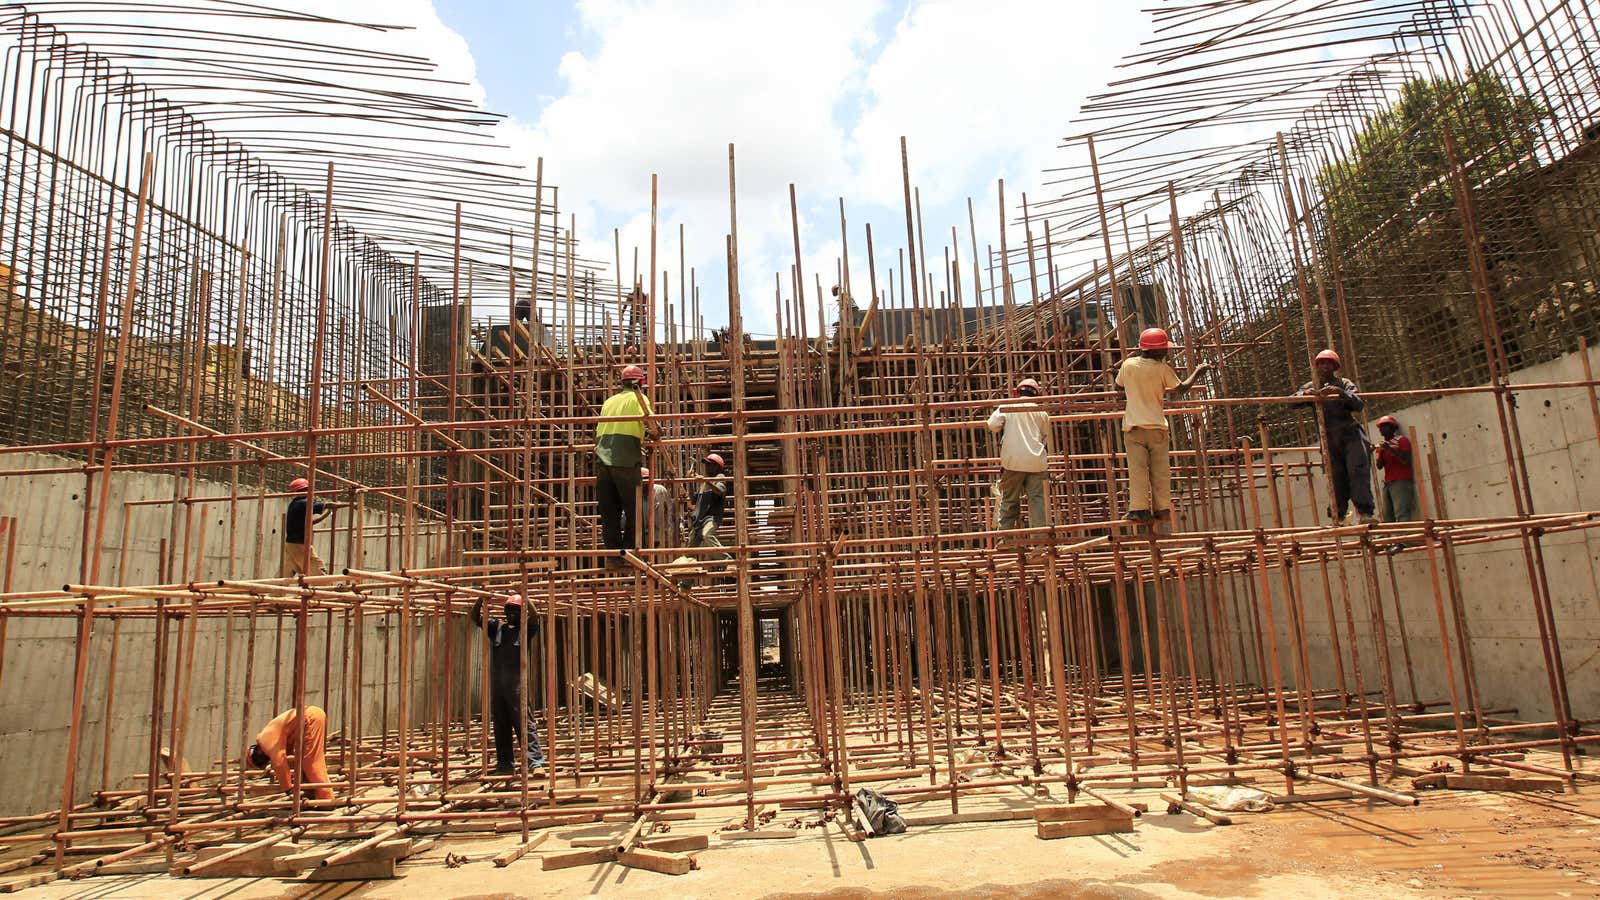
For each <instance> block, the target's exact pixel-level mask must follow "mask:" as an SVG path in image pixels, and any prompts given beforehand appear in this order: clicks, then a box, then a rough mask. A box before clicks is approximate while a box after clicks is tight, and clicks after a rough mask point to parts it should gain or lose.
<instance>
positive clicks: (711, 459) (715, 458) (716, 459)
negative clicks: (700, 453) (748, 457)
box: [704, 453, 728, 469]
mask: <svg viewBox="0 0 1600 900" xmlns="http://www.w3.org/2000/svg"><path fill="white" fill-rule="evenodd" d="M704 462H708V463H716V464H717V468H719V469H725V468H727V466H728V464H727V463H726V462H723V460H722V454H720V453H707V454H706V455H705V459H704Z"/></svg>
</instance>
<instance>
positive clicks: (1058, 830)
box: [1038, 818, 1133, 841]
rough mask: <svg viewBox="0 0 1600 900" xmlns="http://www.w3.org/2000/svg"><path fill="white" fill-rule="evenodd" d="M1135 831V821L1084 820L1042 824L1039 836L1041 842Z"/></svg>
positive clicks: (1126, 819)
mask: <svg viewBox="0 0 1600 900" xmlns="http://www.w3.org/2000/svg"><path fill="white" fill-rule="evenodd" d="M1132 830H1133V819H1131V818H1122V819H1083V820H1080V821H1075V822H1040V823H1039V824H1038V834H1039V839H1040V840H1046V841H1049V840H1055V839H1056V838H1068V837H1088V836H1089V835H1094V834H1118V833H1125V832H1129V831H1132Z"/></svg>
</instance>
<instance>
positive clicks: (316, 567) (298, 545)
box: [278, 478, 344, 578]
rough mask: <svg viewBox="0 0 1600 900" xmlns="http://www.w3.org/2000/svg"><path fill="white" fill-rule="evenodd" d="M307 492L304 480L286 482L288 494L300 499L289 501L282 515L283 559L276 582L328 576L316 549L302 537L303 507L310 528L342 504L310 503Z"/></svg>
mask: <svg viewBox="0 0 1600 900" xmlns="http://www.w3.org/2000/svg"><path fill="white" fill-rule="evenodd" d="M310 490H311V483H310V482H309V481H307V480H305V479H304V478H296V479H295V480H293V481H291V482H289V493H291V494H299V495H300V496H298V497H296V498H294V499H293V500H290V501H289V508H288V509H286V510H284V513H283V559H282V561H281V562H280V563H279V564H278V577H279V578H292V577H294V576H296V575H326V574H328V565H327V563H325V562H323V561H322V557H321V556H319V555H318V554H317V548H316V547H314V546H312V544H311V541H310V540H309V539H308V537H307V535H306V504H307V503H310V504H311V513H312V516H313V518H312V520H311V523H312V524H313V525H315V524H316V523H318V522H321V521H322V520H323V519H326V518H327V517H328V514H329V513H330V512H332V511H333V510H334V509H335V508H337V507H340V506H344V504H343V503H325V502H323V501H321V500H316V501H312V500H311V498H310V496H309V495H308V493H307V492H309V491H310Z"/></svg>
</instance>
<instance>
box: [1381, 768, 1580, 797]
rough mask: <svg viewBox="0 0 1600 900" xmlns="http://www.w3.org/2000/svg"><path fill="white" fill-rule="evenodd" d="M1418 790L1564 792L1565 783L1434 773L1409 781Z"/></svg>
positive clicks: (1546, 779) (1559, 781)
mask: <svg viewBox="0 0 1600 900" xmlns="http://www.w3.org/2000/svg"><path fill="white" fill-rule="evenodd" d="M1411 786H1412V787H1413V788H1416V789H1418V790H1425V789H1437V788H1449V789H1450V790H1456V791H1556V792H1558V793H1559V792H1561V791H1565V790H1566V788H1567V783H1566V782H1565V781H1563V780H1561V779H1560V778H1524V777H1520V776H1500V775H1457V774H1455V773H1452V772H1436V773H1433V774H1431V775H1422V776H1420V777H1417V778H1413V779H1412V780H1411Z"/></svg>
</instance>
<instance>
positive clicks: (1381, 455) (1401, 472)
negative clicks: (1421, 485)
mask: <svg viewBox="0 0 1600 900" xmlns="http://www.w3.org/2000/svg"><path fill="white" fill-rule="evenodd" d="M1378 433H1379V434H1380V435H1382V436H1383V442H1382V443H1380V444H1379V445H1378V447H1377V456H1378V468H1380V469H1382V470H1383V505H1384V506H1386V507H1388V510H1389V514H1388V516H1387V517H1386V518H1385V521H1389V522H1414V521H1416V518H1417V481H1416V475H1415V474H1414V473H1413V471H1412V464H1411V439H1410V438H1408V437H1406V436H1405V435H1404V434H1402V433H1401V431H1400V422H1399V421H1398V420H1396V419H1395V417H1394V416H1384V417H1383V418H1381V419H1379V420H1378Z"/></svg>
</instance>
